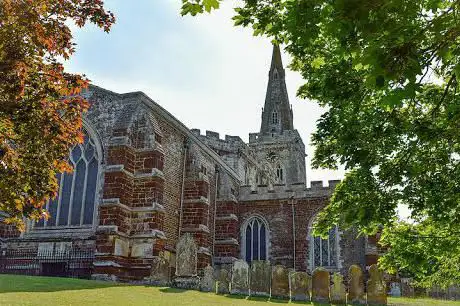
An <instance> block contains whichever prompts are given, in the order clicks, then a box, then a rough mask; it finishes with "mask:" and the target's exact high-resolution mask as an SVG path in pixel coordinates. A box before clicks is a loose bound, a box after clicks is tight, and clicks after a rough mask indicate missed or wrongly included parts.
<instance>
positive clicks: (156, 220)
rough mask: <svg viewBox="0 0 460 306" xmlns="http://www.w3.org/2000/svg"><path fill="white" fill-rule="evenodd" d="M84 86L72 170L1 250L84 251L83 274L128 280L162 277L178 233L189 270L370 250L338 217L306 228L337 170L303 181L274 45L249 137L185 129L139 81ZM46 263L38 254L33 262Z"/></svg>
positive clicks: (327, 264) (303, 265) (331, 263)
mask: <svg viewBox="0 0 460 306" xmlns="http://www.w3.org/2000/svg"><path fill="white" fill-rule="evenodd" d="M267 60H268V59H267ZM83 95H84V96H85V97H86V98H87V99H88V100H89V102H90V104H91V107H90V109H89V111H88V112H87V113H85V114H84V132H85V140H84V143H82V144H79V145H77V146H75V147H74V148H73V149H72V150H71V152H70V154H69V161H70V163H71V164H72V165H73V167H74V172H72V173H63V174H61V175H58V180H59V182H60V184H59V195H58V197H57V198H56V199H54V200H50V201H49V203H47V209H48V211H49V213H50V218H49V219H48V220H46V221H45V220H42V221H40V222H38V223H31V222H29V223H28V224H27V230H26V231H25V232H24V233H19V232H18V231H16V230H15V229H14V228H12V227H11V226H6V225H0V254H1V252H3V254H4V255H5V254H8V253H11V250H14V251H20V250H27V251H28V252H32V254H35V255H36V258H40V256H41V255H42V254H58V253H60V254H62V253H66V252H70V251H75V250H78V251H82V252H83V251H87V252H90V253H91V254H93V257H92V259H91V261H92V268H91V272H90V273H91V277H92V278H94V279H108V280H116V281H135V282H147V281H152V280H153V281H158V282H166V281H168V280H169V279H170V278H171V277H172V276H173V275H174V269H175V252H176V245H177V242H178V239H179V237H181V236H182V235H184V234H186V233H189V234H191V235H192V236H193V237H194V239H195V243H196V245H197V253H198V255H197V256H198V271H201V270H202V269H203V268H204V267H206V266H207V265H212V266H215V267H216V266H219V265H227V264H231V263H232V262H234V261H235V260H237V259H244V260H246V261H247V262H248V263H250V262H251V261H254V260H268V261H270V263H271V264H273V265H275V264H282V265H284V266H286V267H288V268H292V269H295V270H297V271H307V272H310V273H311V272H312V270H313V269H314V268H316V267H324V268H325V269H327V270H329V271H332V272H333V271H340V272H342V273H343V274H346V271H347V270H348V267H349V266H350V265H352V264H358V265H360V266H361V267H362V268H363V269H364V268H365V267H368V266H369V265H371V264H373V263H375V262H376V259H377V249H376V247H375V242H373V241H371V239H370V238H367V237H359V238H357V237H356V233H354V232H352V231H342V230H341V229H340V228H334V229H332V230H331V231H330V233H329V237H328V238H327V239H321V238H315V237H312V236H311V227H312V223H313V221H314V220H315V217H316V215H317V214H318V212H319V211H320V210H321V209H322V208H323V207H325V205H326V204H327V203H328V200H329V199H330V197H331V195H332V192H333V190H334V187H335V185H336V184H337V183H338V182H337V181H329V182H328V184H325V185H326V186H323V183H322V182H317V181H312V182H311V184H310V187H307V169H306V166H305V144H304V143H303V140H302V138H301V137H300V135H299V133H298V131H297V130H296V129H295V128H294V114H293V111H292V107H291V105H290V103H289V98H288V94H287V89H286V83H285V70H284V68H283V64H282V59H281V53H280V49H279V47H278V46H274V47H273V55H272V59H271V65H270V69H269V72H268V85H267V92H266V96H265V104H264V106H263V110H262V114H261V125H260V131H258V132H256V133H250V134H249V143H245V142H244V141H243V140H242V139H241V138H240V137H238V136H228V135H225V137H220V136H219V134H218V133H216V132H213V131H206V132H201V131H200V130H198V129H190V128H189V127H187V126H185V125H184V124H183V123H181V122H180V121H179V120H177V119H176V118H175V117H174V116H173V115H172V114H171V113H169V112H168V111H167V110H165V109H164V108H163V107H161V106H160V105H158V104H157V103H156V102H155V101H154V100H152V99H151V98H150V97H148V96H147V95H145V94H144V93H142V92H129V93H123V94H119V93H115V92H112V91H108V90H105V89H102V88H99V87H96V86H90V87H89V89H88V90H87V91H85V92H84V93H83ZM256 116H257V114H254V120H256ZM50 264H51V265H52V264H53V262H52V261H51V262H50V261H48V262H47V266H43V265H40V264H39V265H37V266H36V267H35V269H36V271H37V272H36V274H43V273H44V272H43V271H44V269H45V267H47V268H46V269H48V268H49V266H50ZM55 264H56V265H57V264H59V263H58V262H56V263H55ZM17 268H18V269H20V265H18V266H17ZM46 269H45V270H46ZM69 269H71V267H70V268H69Z"/></svg>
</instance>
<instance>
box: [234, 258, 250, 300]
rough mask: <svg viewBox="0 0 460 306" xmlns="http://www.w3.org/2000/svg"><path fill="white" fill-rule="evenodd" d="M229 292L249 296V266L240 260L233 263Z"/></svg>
mask: <svg viewBox="0 0 460 306" xmlns="http://www.w3.org/2000/svg"><path fill="white" fill-rule="evenodd" d="M230 292H231V293H232V294H242V295H249V265H248V263H247V262H246V261H244V260H242V259H239V260H237V261H235V262H234V263H233V266H232V283H231V290H230Z"/></svg>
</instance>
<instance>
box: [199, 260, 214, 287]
mask: <svg viewBox="0 0 460 306" xmlns="http://www.w3.org/2000/svg"><path fill="white" fill-rule="evenodd" d="M200 289H201V291H205V292H216V282H215V281H214V268H213V267H211V266H210V265H208V266H207V267H206V268H204V269H203V277H202V278H201V280H200Z"/></svg>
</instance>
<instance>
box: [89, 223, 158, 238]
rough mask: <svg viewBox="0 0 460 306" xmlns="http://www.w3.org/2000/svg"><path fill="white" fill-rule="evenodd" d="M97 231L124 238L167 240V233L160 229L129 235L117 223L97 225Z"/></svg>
mask: <svg viewBox="0 0 460 306" xmlns="http://www.w3.org/2000/svg"><path fill="white" fill-rule="evenodd" d="M97 232H99V233H101V232H102V233H107V234H109V235H118V236H120V237H123V238H138V239H140V238H153V239H155V238H156V239H161V240H165V239H167V237H166V235H165V233H164V232H163V231H160V230H156V229H154V230H152V231H151V232H150V233H145V234H136V235H128V234H126V233H123V232H120V231H118V226H116V225H99V226H98V227H97Z"/></svg>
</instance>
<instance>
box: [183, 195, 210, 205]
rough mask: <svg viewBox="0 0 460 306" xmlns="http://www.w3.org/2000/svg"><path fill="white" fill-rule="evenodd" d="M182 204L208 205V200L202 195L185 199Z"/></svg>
mask: <svg viewBox="0 0 460 306" xmlns="http://www.w3.org/2000/svg"><path fill="white" fill-rule="evenodd" d="M184 204H204V205H209V200H208V199H207V198H205V197H203V196H201V197H199V198H197V199H185V200H184Z"/></svg>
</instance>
